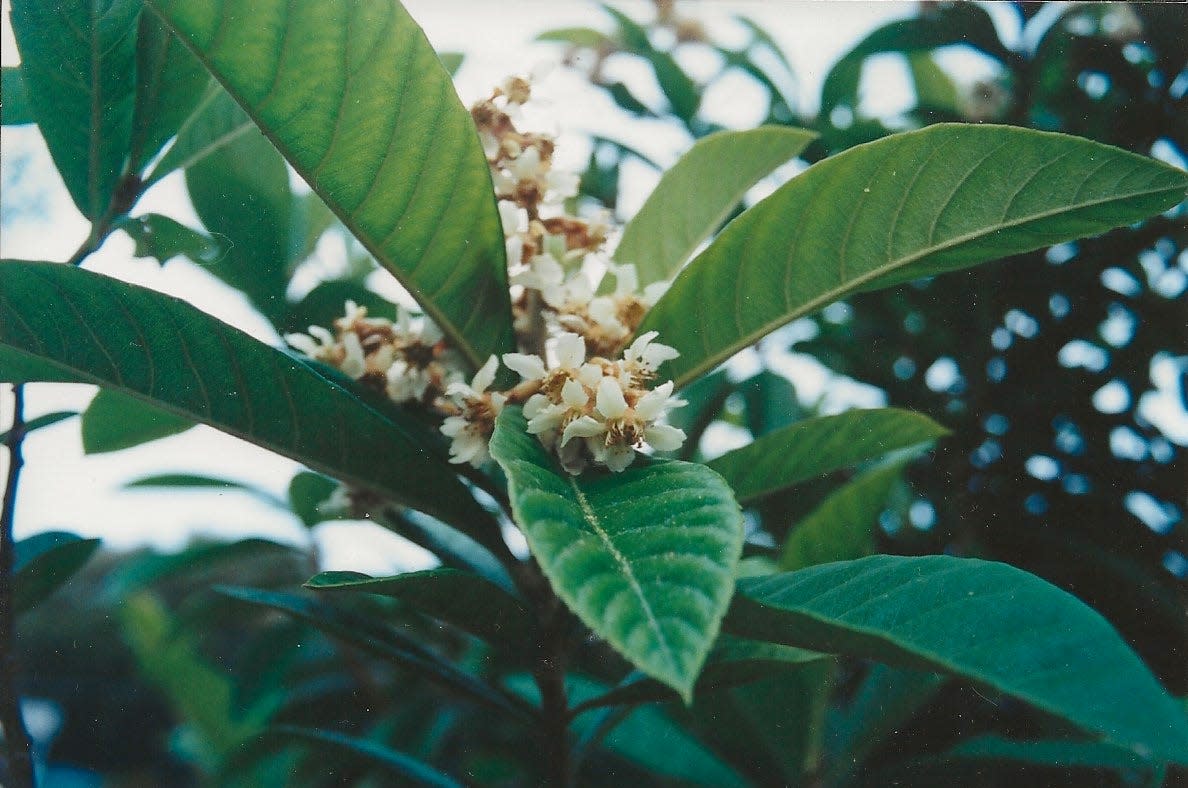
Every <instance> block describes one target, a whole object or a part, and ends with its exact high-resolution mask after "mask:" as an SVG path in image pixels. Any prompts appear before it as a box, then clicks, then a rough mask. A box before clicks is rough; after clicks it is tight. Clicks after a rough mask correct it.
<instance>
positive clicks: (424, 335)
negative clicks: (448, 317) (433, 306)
mask: <svg viewBox="0 0 1188 788" xmlns="http://www.w3.org/2000/svg"><path fill="white" fill-rule="evenodd" d="M444 338H445V332H443V331H442V330H441V327H440V326H438V325H437V323H434V322H433V321H432V320H430V319H429V318H427V317H426V318H423V319H422V320H421V341H422V342H424V343H425V344H426V345H436V344H437V343H438V342H440V341H441V340H442V339H444Z"/></svg>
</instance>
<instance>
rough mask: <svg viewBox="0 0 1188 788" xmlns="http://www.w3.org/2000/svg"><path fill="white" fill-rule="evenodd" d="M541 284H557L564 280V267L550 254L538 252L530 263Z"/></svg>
mask: <svg viewBox="0 0 1188 788" xmlns="http://www.w3.org/2000/svg"><path fill="white" fill-rule="evenodd" d="M530 265H531V266H532V270H533V271H535V272H536V275H537V276H539V277H540V281H541V283H542V284H546V285H559V284H561V283H562V282H564V281H565V269H564V268H562V267H561V263H559V262H557V260H556V259H554V258H553V256H552V255H548V254H538V255H537V256H536V257H533V258H532V262H531V263H530Z"/></svg>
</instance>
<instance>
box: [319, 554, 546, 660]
mask: <svg viewBox="0 0 1188 788" xmlns="http://www.w3.org/2000/svg"><path fill="white" fill-rule="evenodd" d="M305 587H306V588H311V589H313V590H314V591H352V592H355V593H366V594H380V595H382V596H388V597H392V598H394V599H399V600H401V601H403V602H405V603H407V604H408V605H409V606H410V607H412V608H413V609H415V610H417V611H419V612H421V613H424V614H425V615H427V616H431V617H433V618H436V619H440V620H441V621H444V622H446V623H447V624H452V625H453V626H456V627H458V628H459V629H462V630H464V631H466V632H469V633H471V634H472V635H475V636H477V637H480V638H482V639H483V640H486V641H487V642H488V643H491V644H493V645H499V644H504V643H506V644H509V645H511V646H513V647H514V648H516V649H521V648H524V647H525V646H526V645H528V644H529V643H531V642H532V641H531V639H530V638H531V633H532V618H531V616H530V615H529V613H528V610H527V608H525V607H524V605H523V604H522V603H521V602H520V601H519V600H518V599H516V598H515V597H513V596H512V595H511V594H509V593H508V592H506V591H504V590H503V589H502V588H500V587H499V586H497V585H495V584H494V583H492V582H490V581H488V580H484V579H483V578H481V577H479V576H478V575H475V574H471V573H470V572H463V571H459V570H457V569H428V570H425V571H423V572H406V573H404V574H402V575H395V576H393V577H371V576H369V575H364V574H360V573H359V572H322V573H321V574H319V575H315V576H314V577H312V578H310V580H309V581H308V582H307V583H306V584H305Z"/></svg>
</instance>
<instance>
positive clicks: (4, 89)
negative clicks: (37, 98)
mask: <svg viewBox="0 0 1188 788" xmlns="http://www.w3.org/2000/svg"><path fill="white" fill-rule="evenodd" d="M36 122H37V121H36V119H35V118H34V117H33V108H32V107H31V106H29V94H28V93H27V92H26V91H25V76H24V75H23V74H22V73H21V67H20V66H5V67H4V69H3V71H2V72H0V125H3V126H23V125H25V124H26V123H36Z"/></svg>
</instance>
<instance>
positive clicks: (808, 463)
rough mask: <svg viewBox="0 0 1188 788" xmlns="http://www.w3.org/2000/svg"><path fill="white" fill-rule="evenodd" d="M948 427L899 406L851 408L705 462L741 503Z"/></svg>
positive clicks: (924, 439) (906, 445)
mask: <svg viewBox="0 0 1188 788" xmlns="http://www.w3.org/2000/svg"><path fill="white" fill-rule="evenodd" d="M947 434H948V430H946V429H945V428H944V427H942V426H940V425H939V424H937V423H936V422H935V421H933V420H932V419H930V418H928V417H927V416H922V415H921V414H919V413H913V412H911V411H907V410H899V409H897V408H876V409H871V410H852V411H849V412H847V413H839V414H838V415H836V416H821V417H819V418H815V419H808V420H806V421H801V422H797V423H796V424H793V425H791V426H788V427H784V428H783V429H780V430H777V431H775V432H772V433H769V434H767V435H764V436H763V437H761V438H759V439H758V440H756V441H754V442H753V443H749V444H747V445H746V446H743V447H742V448H740V449H735V450H734V451H729V452H727V453H725V454H723V455H722V456H721V457H718V458H717V459H715V460H713V461H712V462H710V463H709V467H711V468H713V469H714V470H715V471H717V472H718V473H720V474H721V475H722V477H723V478H725V479H726V481H727V482H729V483H730V486H731V488H733V489H734V494H735V496H736V497H737V498H738V500H739V501H740V502H741V503H743V504H744V505H746V504H749V503H753V502H755V501H757V500H759V499H761V498H763V497H765V496H768V495H771V494H773V493H777V492H779V491H781V490H785V489H787V488H789V487H791V486H793V485H795V484H799V483H800V482H803V481H807V480H808V479H812V478H813V477H815V476H823V475H825V474H827V473H831V472H833V471H836V470H840V469H841V468H846V467H849V466H851V465H856V464H858V463H860V462H865V461H866V460H872V459H875V458H876V457H881V456H883V455H884V454H887V453H888V452H891V451H895V450H896V449H906V448H909V447H913V446H919V445H921V444H927V443H931V442H932V441H935V440H937V439H938V438H942V437H944V436H945V435H947Z"/></svg>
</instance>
